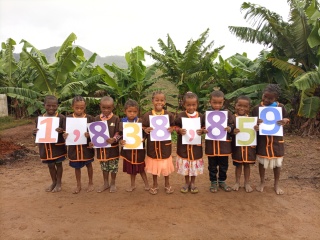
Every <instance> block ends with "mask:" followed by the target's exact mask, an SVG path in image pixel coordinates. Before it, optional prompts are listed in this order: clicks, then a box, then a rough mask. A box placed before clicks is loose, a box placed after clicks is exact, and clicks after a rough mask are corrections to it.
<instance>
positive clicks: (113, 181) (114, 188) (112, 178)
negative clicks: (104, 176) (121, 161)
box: [110, 172, 117, 193]
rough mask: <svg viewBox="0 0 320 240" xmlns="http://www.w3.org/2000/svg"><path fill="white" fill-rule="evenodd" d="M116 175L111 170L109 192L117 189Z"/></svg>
mask: <svg viewBox="0 0 320 240" xmlns="http://www.w3.org/2000/svg"><path fill="white" fill-rule="evenodd" d="M116 177H117V173H114V172H111V183H110V192H111V193H113V192H116V191H117V187H116Z"/></svg>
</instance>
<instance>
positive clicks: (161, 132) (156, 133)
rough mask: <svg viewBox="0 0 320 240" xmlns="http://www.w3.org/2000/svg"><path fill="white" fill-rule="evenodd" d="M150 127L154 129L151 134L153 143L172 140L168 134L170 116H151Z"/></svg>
mask: <svg viewBox="0 0 320 240" xmlns="http://www.w3.org/2000/svg"><path fill="white" fill-rule="evenodd" d="M150 127H152V128H153V130H152V131H151V132H150V137H151V138H150V139H151V141H166V140H171V133H170V132H168V128H169V127H170V124H169V117H168V115H159V116H150Z"/></svg>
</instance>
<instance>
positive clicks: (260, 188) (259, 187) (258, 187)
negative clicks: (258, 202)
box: [256, 183, 264, 192]
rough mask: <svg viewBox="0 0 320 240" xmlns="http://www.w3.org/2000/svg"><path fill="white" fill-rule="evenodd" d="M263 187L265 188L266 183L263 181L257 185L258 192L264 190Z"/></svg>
mask: <svg viewBox="0 0 320 240" xmlns="http://www.w3.org/2000/svg"><path fill="white" fill-rule="evenodd" d="M263 189H264V183H261V184H260V185H259V186H257V187H256V190H257V191H258V192H263Z"/></svg>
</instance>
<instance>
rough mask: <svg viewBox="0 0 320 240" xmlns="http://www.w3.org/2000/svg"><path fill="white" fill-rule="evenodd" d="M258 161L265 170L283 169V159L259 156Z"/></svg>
mask: <svg viewBox="0 0 320 240" xmlns="http://www.w3.org/2000/svg"><path fill="white" fill-rule="evenodd" d="M257 160H258V161H259V163H260V164H262V165H263V166H264V168H265V169H267V168H270V169H274V168H276V167H282V162H283V157H278V158H271V159H270V158H264V157H260V156H257Z"/></svg>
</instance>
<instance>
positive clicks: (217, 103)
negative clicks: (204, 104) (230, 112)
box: [210, 97, 224, 110]
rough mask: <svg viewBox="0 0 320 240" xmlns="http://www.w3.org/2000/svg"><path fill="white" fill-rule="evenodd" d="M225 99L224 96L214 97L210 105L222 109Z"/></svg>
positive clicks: (215, 108)
mask: <svg viewBox="0 0 320 240" xmlns="http://www.w3.org/2000/svg"><path fill="white" fill-rule="evenodd" d="M223 103H224V99H223V97H212V98H211V99H210V105H211V107H212V109H213V110H220V109H221V108H222V107H223Z"/></svg>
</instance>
